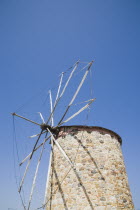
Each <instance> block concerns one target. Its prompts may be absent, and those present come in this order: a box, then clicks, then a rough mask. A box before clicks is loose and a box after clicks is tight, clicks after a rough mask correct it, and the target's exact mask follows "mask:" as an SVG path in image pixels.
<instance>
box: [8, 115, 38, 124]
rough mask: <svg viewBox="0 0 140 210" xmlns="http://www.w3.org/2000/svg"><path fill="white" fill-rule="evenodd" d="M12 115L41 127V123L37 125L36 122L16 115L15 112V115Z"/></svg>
mask: <svg viewBox="0 0 140 210" xmlns="http://www.w3.org/2000/svg"><path fill="white" fill-rule="evenodd" d="M11 114H12V115H13V116H16V117H20V118H22V119H24V120H26V121H28V122H31V123H33V124H35V125H39V126H40V124H39V123H36V122H34V121H32V120H30V119H27V118H25V117H22V116H20V115H18V114H16V113H15V112H14V113H11Z"/></svg>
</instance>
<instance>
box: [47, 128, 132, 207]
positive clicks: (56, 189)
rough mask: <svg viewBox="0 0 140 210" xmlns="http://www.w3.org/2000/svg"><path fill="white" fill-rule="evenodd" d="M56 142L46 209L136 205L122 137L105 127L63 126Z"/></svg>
mask: <svg viewBox="0 0 140 210" xmlns="http://www.w3.org/2000/svg"><path fill="white" fill-rule="evenodd" d="M57 141H58V142H59V144H60V145H61V146H62V148H63V149H64V151H65V153H66V154H67V155H68V157H69V158H70V160H71V161H72V163H73V164H74V168H72V167H71V165H70V164H69V162H68V161H67V160H66V159H65V157H64V156H63V154H62V153H61V151H60V150H59V149H58V147H57V146H56V145H54V149H53V157H52V165H51V172H50V179H49V187H48V193H47V205H46V209H47V210H50V209H53V210H61V209H68V210H69V209H72V210H90V209H95V210H113V209H115V210H119V209H126V210H128V209H131V210H133V209H134V206H133V202H132V197H131V193H130V189H129V186H128V179H127V174H126V170H125V165H124V161H123V156H122V151H121V143H122V140H121V138H120V136H119V135H118V134H116V133H115V132H113V131H111V130H108V129H105V128H102V127H88V126H63V127H60V131H59V134H58V136H57Z"/></svg>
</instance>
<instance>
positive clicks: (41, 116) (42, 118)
mask: <svg viewBox="0 0 140 210" xmlns="http://www.w3.org/2000/svg"><path fill="white" fill-rule="evenodd" d="M38 113H39V115H40V118H41V120H42V122H43V123H44V124H45V120H44V117H43V115H42V114H41V112H38Z"/></svg>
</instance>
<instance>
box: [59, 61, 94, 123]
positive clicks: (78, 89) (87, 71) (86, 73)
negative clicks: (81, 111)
mask: <svg viewBox="0 0 140 210" xmlns="http://www.w3.org/2000/svg"><path fill="white" fill-rule="evenodd" d="M92 63H93V61H92V62H91V63H90V64H89V67H88V69H87V70H86V72H85V74H84V76H83V78H82V80H81V82H80V84H79V86H78V88H77V90H76V92H75V94H74V96H73V97H72V99H71V101H70V103H69V105H68V107H67V108H66V111H65V112H64V114H63V116H62V118H61V120H60V121H59V123H58V124H60V123H61V122H62V120H63V119H64V117H65V115H66V113H67V112H68V110H69V108H70V106H71V105H72V103H73V102H74V100H75V98H76V96H77V94H78V93H79V91H80V89H81V87H82V85H83V83H84V81H85V79H86V77H87V75H88V73H89V70H90V68H91V66H92Z"/></svg>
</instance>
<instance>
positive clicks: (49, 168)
mask: <svg viewBox="0 0 140 210" xmlns="http://www.w3.org/2000/svg"><path fill="white" fill-rule="evenodd" d="M61 78H62V77H61ZM60 81H61V80H60ZM58 89H60V85H59V88H58ZM58 95H59V91H58V92H57V96H56V98H57V97H58ZM55 101H56V100H55ZM50 108H51V113H52V111H53V105H52V96H51V91H50ZM53 125H54V120H53V114H52V117H51V126H53ZM52 152H53V140H52V136H51V153H50V159H49V166H48V173H47V179H46V188H45V196H44V203H45V202H46V199H47V190H48V185H49V176H50V170H51V162H52Z"/></svg>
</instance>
